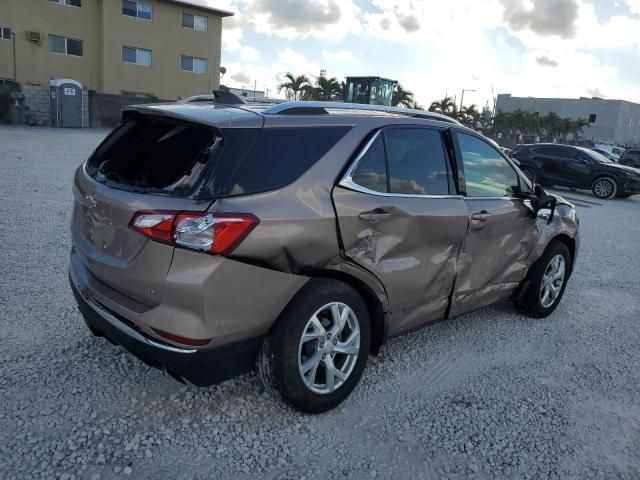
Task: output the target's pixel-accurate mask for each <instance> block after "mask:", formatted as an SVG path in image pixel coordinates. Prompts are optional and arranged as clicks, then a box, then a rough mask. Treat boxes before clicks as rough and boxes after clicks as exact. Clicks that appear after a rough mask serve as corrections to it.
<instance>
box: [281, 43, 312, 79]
mask: <svg viewBox="0 0 640 480" xmlns="http://www.w3.org/2000/svg"><path fill="white" fill-rule="evenodd" d="M276 58H277V60H278V62H279V63H280V64H281V66H282V67H283V68H284V69H285V70H287V71H291V72H292V73H294V74H295V75H300V74H303V73H304V74H305V75H318V74H319V73H320V69H321V67H320V65H318V64H317V63H315V62H313V61H311V60H308V59H307V57H305V56H304V54H302V53H300V52H298V51H295V50H292V49H291V48H289V47H286V48H285V49H284V50H283V51H281V52H279V53H278V55H277V57H276ZM284 73H286V72H278V74H280V75H281V74H284Z"/></svg>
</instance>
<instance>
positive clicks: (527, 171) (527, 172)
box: [520, 167, 536, 183]
mask: <svg viewBox="0 0 640 480" xmlns="http://www.w3.org/2000/svg"><path fill="white" fill-rule="evenodd" d="M520 171H521V172H522V173H524V176H525V177H527V178H528V179H529V181H530V182H531V183H536V172H535V170H533V168H531V167H520Z"/></svg>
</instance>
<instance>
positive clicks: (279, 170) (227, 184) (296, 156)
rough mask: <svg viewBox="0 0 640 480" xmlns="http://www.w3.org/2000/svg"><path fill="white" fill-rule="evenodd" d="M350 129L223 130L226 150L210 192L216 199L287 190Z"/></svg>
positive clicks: (339, 127) (213, 175) (213, 176)
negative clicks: (285, 188) (289, 185)
mask: <svg viewBox="0 0 640 480" xmlns="http://www.w3.org/2000/svg"><path fill="white" fill-rule="evenodd" d="M350 128H351V127H348V126H332V127H292V128H289V127H287V128H265V129H262V130H256V129H222V137H223V144H224V149H223V151H222V153H221V155H220V158H219V159H218V160H217V162H216V165H215V166H214V168H213V172H212V175H211V178H210V180H209V185H208V188H207V189H208V191H209V192H211V193H212V194H213V196H214V197H226V196H234V195H247V194H252V193H260V192H266V191H269V190H275V189H278V188H281V187H284V186H286V185H288V184H290V183H291V182H293V181H294V180H296V179H297V178H298V177H300V176H301V175H302V174H303V173H304V172H306V171H307V170H308V169H309V168H310V167H311V166H313V165H314V164H315V163H316V162H317V161H318V160H319V159H320V158H321V157H322V156H323V155H324V154H325V153H327V152H328V151H329V149H330V148H331V147H333V146H334V145H335V144H336V143H337V142H338V141H339V140H340V139H341V138H342V137H343V136H344V135H345V134H346V133H347V132H348V131H349V129H350Z"/></svg>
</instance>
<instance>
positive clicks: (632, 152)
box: [620, 148, 640, 168]
mask: <svg viewBox="0 0 640 480" xmlns="http://www.w3.org/2000/svg"><path fill="white" fill-rule="evenodd" d="M620 163H621V164H622V165H627V166H629V167H636V168H640V149H638V148H631V149H629V150H625V151H624V152H623V153H622V155H620Z"/></svg>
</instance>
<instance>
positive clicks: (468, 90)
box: [460, 88, 475, 111]
mask: <svg viewBox="0 0 640 480" xmlns="http://www.w3.org/2000/svg"><path fill="white" fill-rule="evenodd" d="M464 92H475V90H473V89H471V88H463V89H462V95H460V111H462V104H463V103H464Z"/></svg>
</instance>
